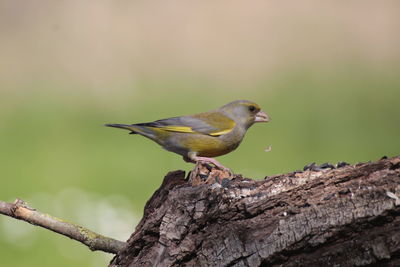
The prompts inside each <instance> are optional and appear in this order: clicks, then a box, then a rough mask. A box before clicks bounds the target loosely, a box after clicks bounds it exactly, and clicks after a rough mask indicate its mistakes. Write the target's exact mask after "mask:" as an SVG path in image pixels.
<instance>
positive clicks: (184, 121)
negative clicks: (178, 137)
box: [137, 112, 236, 136]
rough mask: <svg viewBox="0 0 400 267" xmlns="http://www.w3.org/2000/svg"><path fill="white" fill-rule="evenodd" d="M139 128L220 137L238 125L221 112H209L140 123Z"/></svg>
mask: <svg viewBox="0 0 400 267" xmlns="http://www.w3.org/2000/svg"><path fill="white" fill-rule="evenodd" d="M137 125H139V126H146V127H153V128H158V129H161V130H164V131H169V132H180V133H201V134H207V135H211V136H220V135H223V134H226V133H229V132H230V131H232V130H233V128H234V127H235V125H236V123H235V121H233V120H232V119H230V118H228V117H227V116H225V115H223V114H222V113H219V112H207V113H201V114H196V115H192V116H184V117H174V118H168V119H163V120H158V121H154V122H150V123H140V124H137Z"/></svg>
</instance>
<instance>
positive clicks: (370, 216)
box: [110, 157, 400, 267]
mask: <svg viewBox="0 0 400 267" xmlns="http://www.w3.org/2000/svg"><path fill="white" fill-rule="evenodd" d="M199 169H200V170H197V171H198V173H197V174H196V175H193V174H192V175H190V179H189V181H188V180H185V179H184V177H185V173H184V172H183V171H175V172H171V173H169V174H168V175H167V176H166V177H165V179H164V182H163V184H162V185H161V187H160V188H159V189H158V190H157V191H156V192H155V193H154V195H153V196H152V198H151V199H150V200H149V201H148V203H147V204H146V207H145V212H144V217H143V219H142V220H141V222H140V223H139V225H138V226H137V227H136V231H135V232H134V233H133V234H132V236H131V237H130V238H129V240H128V246H127V248H126V249H125V250H123V251H122V252H120V253H118V254H117V255H116V257H115V258H114V259H113V260H112V262H111V263H110V266H112V267H117V266H121V267H122V266H278V265H279V266H321V265H326V266H335V265H336V266H367V265H369V266H381V265H384V266H400V200H399V199H398V197H400V157H395V158H391V159H382V160H380V161H378V162H372V163H361V164H357V165H355V166H345V167H341V168H335V169H329V170H328V169H323V170H320V171H311V170H308V171H304V172H295V173H289V174H284V175H277V176H272V177H266V178H265V180H263V181H254V180H251V179H246V178H242V177H241V176H234V177H233V179H231V180H227V179H221V175H224V173H218V175H215V173H216V171H217V170H215V169H211V170H208V171H207V170H206V169H205V167H201V166H200V168H199ZM314 169H315V168H314ZM317 169H318V168H317ZM204 172H205V173H204ZM218 176H219V177H218ZM210 177H212V179H210ZM231 178H232V177H231ZM201 181H203V182H201Z"/></svg>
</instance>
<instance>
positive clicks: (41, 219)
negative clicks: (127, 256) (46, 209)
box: [0, 199, 126, 254]
mask: <svg viewBox="0 0 400 267" xmlns="http://www.w3.org/2000/svg"><path fill="white" fill-rule="evenodd" d="M0 213H1V214H4V215H7V216H10V217H13V218H15V219H18V220H23V221H26V222H28V223H30V224H33V225H38V226H40V227H43V228H46V229H49V230H51V231H54V232H56V233H59V234H62V235H65V236H67V237H69V238H71V239H74V240H76V241H79V242H81V243H82V244H84V245H86V246H88V247H89V248H90V249H91V250H93V251H94V250H101V251H104V252H108V253H113V254H117V253H118V252H119V251H121V250H123V249H124V248H125V246H126V243H125V242H122V241H118V240H115V239H112V238H110V237H106V236H102V235H99V234H97V233H95V232H93V231H91V230H89V229H86V228H84V227H82V226H79V225H76V224H73V223H69V222H66V221H63V220H61V219H59V218H56V217H53V216H51V215H48V214H43V213H40V212H39V211H37V210H35V209H33V208H31V207H28V206H27V205H26V203H25V202H24V201H23V200H21V199H16V200H15V202H14V203H7V202H4V201H0Z"/></svg>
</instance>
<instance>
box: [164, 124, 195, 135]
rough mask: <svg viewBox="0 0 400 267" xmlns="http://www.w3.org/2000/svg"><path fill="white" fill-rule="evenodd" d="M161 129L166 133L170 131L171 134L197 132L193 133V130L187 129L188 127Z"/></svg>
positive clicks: (172, 126)
mask: <svg viewBox="0 0 400 267" xmlns="http://www.w3.org/2000/svg"><path fill="white" fill-rule="evenodd" d="M160 129H162V130H165V131H169V132H179V133H194V132H195V131H193V129H192V128H190V127H187V126H174V125H171V126H163V127H160Z"/></svg>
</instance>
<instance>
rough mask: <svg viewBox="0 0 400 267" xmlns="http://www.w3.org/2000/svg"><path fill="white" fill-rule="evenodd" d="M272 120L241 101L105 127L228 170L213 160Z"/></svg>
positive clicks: (254, 106) (187, 158)
mask: <svg viewBox="0 0 400 267" xmlns="http://www.w3.org/2000/svg"><path fill="white" fill-rule="evenodd" d="M269 120H270V119H269V117H268V115H267V114H266V113H264V112H263V111H261V108H260V106H258V105H257V104H256V103H254V102H250V101H247V100H237V101H233V102H231V103H229V104H226V105H225V106H222V107H221V108H219V109H216V110H212V111H209V112H204V113H199V114H195V115H190V116H182V117H173V118H168V119H163V120H157V121H154V122H147V123H136V124H129V125H128V124H105V126H108V127H115V128H121V129H126V130H129V131H131V132H130V134H140V135H143V136H144V137H147V138H149V139H151V140H153V141H154V142H156V143H158V144H159V145H161V146H162V147H163V148H164V149H166V150H168V151H172V152H175V153H177V154H179V155H182V156H183V159H184V160H185V161H186V162H192V163H209V164H213V165H214V166H216V167H217V168H220V169H226V168H225V167H224V166H222V165H221V163H219V162H218V161H217V160H215V159H213V157H217V156H221V155H224V154H227V153H229V152H231V151H233V150H235V149H236V148H237V147H238V146H239V144H240V142H241V141H242V140H243V137H244V135H245V133H246V131H247V130H248V129H249V127H250V126H252V125H253V124H254V123H255V122H268V121H269Z"/></svg>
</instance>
